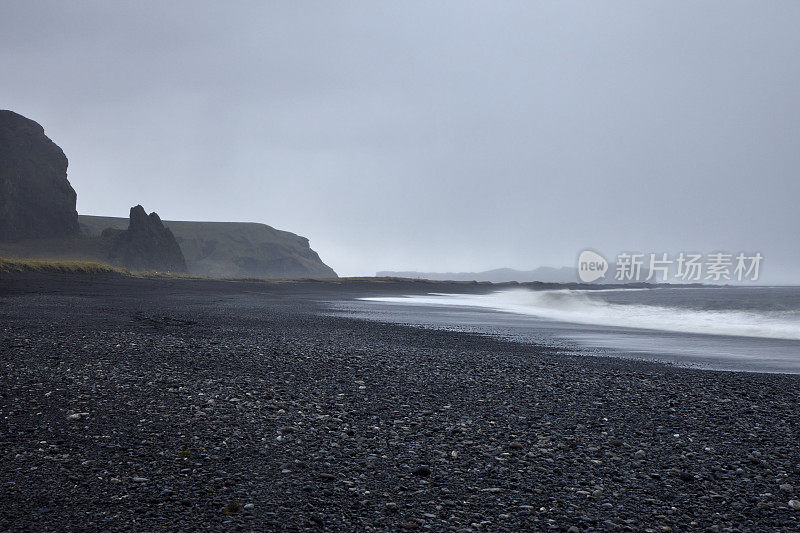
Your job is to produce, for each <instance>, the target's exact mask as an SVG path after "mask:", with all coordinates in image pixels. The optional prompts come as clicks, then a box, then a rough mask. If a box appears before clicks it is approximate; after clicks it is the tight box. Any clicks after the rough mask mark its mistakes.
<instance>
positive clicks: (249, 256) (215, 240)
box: [79, 215, 336, 278]
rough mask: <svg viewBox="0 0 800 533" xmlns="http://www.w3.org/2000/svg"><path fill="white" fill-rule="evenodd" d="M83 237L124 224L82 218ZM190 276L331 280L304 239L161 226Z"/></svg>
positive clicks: (246, 225)
mask: <svg viewBox="0 0 800 533" xmlns="http://www.w3.org/2000/svg"><path fill="white" fill-rule="evenodd" d="M79 219H80V224H81V229H82V231H83V232H84V233H85V234H86V235H100V234H101V232H102V231H103V230H104V229H105V228H115V229H123V228H124V227H125V224H126V221H125V219H124V218H116V217H97V216H88V215H80V216H79ZM164 225H165V226H166V227H167V228H169V229H170V230H171V231H172V233H173V234H174V235H175V240H176V241H177V242H178V244H179V245H180V248H181V251H182V252H183V255H184V257H185V258H186V266H187V267H188V270H189V272H191V273H192V274H200V275H204V276H214V277H256V278H335V277H336V272H334V271H333V269H332V268H330V267H329V266H328V265H326V264H325V263H323V262H322V260H321V259H320V257H319V255H317V252H315V251H314V250H312V249H311V247H310V245H309V242H308V239H306V238H305V237H301V236H299V235H295V234H294V233H290V232H288V231H281V230H278V229H275V228H273V227H270V226H267V225H266V224H257V223H251V222H187V221H172V220H165V221H164Z"/></svg>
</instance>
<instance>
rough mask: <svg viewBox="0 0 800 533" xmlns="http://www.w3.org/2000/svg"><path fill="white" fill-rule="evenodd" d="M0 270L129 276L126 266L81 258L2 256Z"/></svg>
mask: <svg viewBox="0 0 800 533" xmlns="http://www.w3.org/2000/svg"><path fill="white" fill-rule="evenodd" d="M0 272H57V273H64V274H68V273H74V274H112V273H114V274H121V275H124V276H129V275H130V274H131V272H130V271H129V270H128V269H126V268H121V267H115V266H111V265H108V264H106V263H101V262H99V261H84V260H81V259H31V258H15V257H0Z"/></svg>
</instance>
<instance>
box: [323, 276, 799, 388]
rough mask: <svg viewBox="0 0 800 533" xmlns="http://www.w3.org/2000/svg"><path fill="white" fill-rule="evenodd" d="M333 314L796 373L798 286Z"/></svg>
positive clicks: (579, 295)
mask: <svg viewBox="0 0 800 533" xmlns="http://www.w3.org/2000/svg"><path fill="white" fill-rule="evenodd" d="M334 312H335V313H336V314H345V315H348V316H354V317H359V318H364V319H369V320H378V321H383V322H393V323H400V324H409V325H414V326H418V327H422V328H437V329H447V330H453V331H466V332H471V333H478V334H484V335H491V336H496V337H500V338H504V339H510V340H515V341H519V342H529V343H536V344H544V345H547V346H553V347H560V348H563V349H564V350H567V351H572V352H576V353H580V354H585V355H607V356H616V357H628V358H637V359H645V360H654V361H660V362H665V363H671V364H677V365H682V366H690V367H696V368H703V369H712V370H735V371H752V372H783V373H795V374H797V373H800V287H703V288H696V287H695V288H677V287H665V288H652V289H598V290H567V289H559V290H530V289H523V288H517V289H509V290H502V291H496V292H492V293H489V294H442V293H431V294H425V295H408V296H375V297H365V298H359V299H357V300H352V301H347V302H337V303H336V304H335V306H334Z"/></svg>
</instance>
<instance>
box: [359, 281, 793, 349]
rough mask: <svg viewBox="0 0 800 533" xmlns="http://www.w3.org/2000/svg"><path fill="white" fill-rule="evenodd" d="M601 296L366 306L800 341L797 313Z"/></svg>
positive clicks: (501, 296)
mask: <svg viewBox="0 0 800 533" xmlns="http://www.w3.org/2000/svg"><path fill="white" fill-rule="evenodd" d="M593 292H595V291H577V290H551V291H530V290H525V289H514V290H506V291H498V292H494V293H491V294H436V293H432V294H428V295H424V296H402V297H374V298H362V300H367V301H375V302H386V303H398V304H406V305H432V306H462V307H475V308H484V309H491V310H494V311H503V312H507V313H515V314H520V315H528V316H532V317H537V318H540V319H546V320H556V321H560V322H570V323H574V324H587V325H596V326H611V327H625V328H637V329H650V330H660V331H671V332H683V333H697V334H705V335H729V336H735V337H760V338H771V339H794V340H800V317H798V315H797V313H783V312H771V311H737V310H697V309H689V308H679V307H662V306H654V305H640V304H629V305H626V304H618V303H610V302H608V301H605V300H604V299H602V298H601V297H600V296H601V295H599V294H596V295H592V293H593Z"/></svg>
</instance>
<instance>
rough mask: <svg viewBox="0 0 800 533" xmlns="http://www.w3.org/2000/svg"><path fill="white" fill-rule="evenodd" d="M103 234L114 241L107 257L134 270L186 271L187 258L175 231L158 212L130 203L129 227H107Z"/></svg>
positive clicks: (102, 235)
mask: <svg viewBox="0 0 800 533" xmlns="http://www.w3.org/2000/svg"><path fill="white" fill-rule="evenodd" d="M101 237H103V238H105V239H110V240H111V241H112V245H111V249H110V251H109V254H108V258H109V260H110V261H111V262H112V263H115V264H117V265H120V266H124V267H126V268H130V269H132V270H157V271H161V272H186V261H185V259H184V257H183V253H182V252H181V249H180V247H179V246H178V242H177V241H176V240H175V237H174V236H173V235H172V232H171V231H170V230H169V229H168V228H166V227H164V224H163V223H162V222H161V218H159V216H158V215H157V214H156V213H150V214H149V215H148V214H147V213H146V212H145V210H144V208H143V207H142V206H141V205H137V206H136V207H131V213H130V219H129V220H128V228H127V229H126V230H120V229H117V228H106V229H105V230H104V231H103V232H102V234H101Z"/></svg>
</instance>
